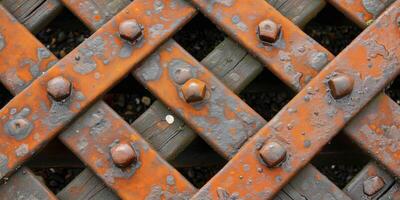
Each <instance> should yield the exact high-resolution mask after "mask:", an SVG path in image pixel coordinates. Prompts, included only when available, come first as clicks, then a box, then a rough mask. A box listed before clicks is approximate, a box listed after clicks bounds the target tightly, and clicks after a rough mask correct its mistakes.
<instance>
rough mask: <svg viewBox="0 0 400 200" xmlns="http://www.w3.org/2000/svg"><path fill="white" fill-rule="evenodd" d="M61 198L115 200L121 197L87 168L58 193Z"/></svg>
mask: <svg viewBox="0 0 400 200" xmlns="http://www.w3.org/2000/svg"><path fill="white" fill-rule="evenodd" d="M57 197H58V198H59V199H61V200H72V199H73V200H83V199H90V200H114V199H119V198H118V197H117V196H116V195H115V194H114V193H113V192H112V191H111V190H110V189H109V188H108V187H107V186H105V185H104V183H103V182H102V181H101V180H100V179H99V178H98V177H97V176H96V175H95V174H94V173H93V172H92V171H90V169H88V168H86V169H85V170H83V172H81V173H80V174H79V175H78V176H77V177H76V178H75V179H74V180H72V181H71V183H69V184H68V185H67V186H66V187H65V188H64V189H63V190H62V191H60V192H59V193H58V194H57Z"/></svg>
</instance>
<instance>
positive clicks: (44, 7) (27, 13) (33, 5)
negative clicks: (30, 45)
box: [1, 0, 62, 33]
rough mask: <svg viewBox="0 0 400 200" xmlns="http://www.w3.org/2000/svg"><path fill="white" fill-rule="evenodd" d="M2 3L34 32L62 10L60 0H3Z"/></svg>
mask: <svg viewBox="0 0 400 200" xmlns="http://www.w3.org/2000/svg"><path fill="white" fill-rule="evenodd" d="M1 4H3V6H4V7H5V8H6V9H7V10H8V11H9V12H10V13H12V14H13V15H14V17H15V18H17V19H18V21H19V22H20V23H22V24H23V25H25V27H26V28H27V29H29V30H30V31H31V32H33V33H37V32H38V31H40V30H41V29H42V28H43V27H45V26H46V25H47V24H48V23H50V22H51V21H52V20H53V19H54V18H55V17H56V16H57V15H58V14H59V13H60V12H61V10H62V4H61V3H60V2H59V0H2V1H1Z"/></svg>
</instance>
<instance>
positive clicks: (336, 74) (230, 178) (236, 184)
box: [194, 0, 400, 199]
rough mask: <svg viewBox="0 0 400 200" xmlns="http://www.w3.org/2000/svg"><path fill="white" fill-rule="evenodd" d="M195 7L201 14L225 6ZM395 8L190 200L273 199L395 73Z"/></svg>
mask: <svg viewBox="0 0 400 200" xmlns="http://www.w3.org/2000/svg"><path fill="white" fill-rule="evenodd" d="M195 2H196V4H197V5H200V7H201V9H206V7H202V6H209V7H208V9H212V8H215V7H218V6H222V7H224V6H226V5H223V4H222V5H220V4H219V5H213V4H207V3H205V2H208V1H200V0H199V1H197V0H195ZM224 2H225V1H224ZM237 2H238V1H235V3H237ZM253 2H255V1H253ZM216 4H217V3H216ZM213 6H214V7H213ZM399 6H400V2H396V3H394V4H393V5H392V6H391V7H390V8H389V9H388V10H387V11H386V12H384V14H383V15H382V16H381V17H379V18H378V19H377V20H376V21H375V22H374V23H373V24H372V25H371V26H370V27H369V28H368V29H366V31H364V32H363V33H362V34H361V35H359V36H358V37H357V38H356V39H355V40H354V41H353V42H352V43H351V44H350V45H349V46H348V47H347V48H346V49H345V50H344V51H343V52H342V53H341V54H340V55H339V56H338V57H337V58H336V59H335V60H334V61H332V62H331V63H330V64H329V65H328V66H327V67H326V68H325V69H324V70H322V71H321V72H320V73H319V74H318V75H317V76H316V78H314V79H313V80H312V81H311V82H310V83H309V84H308V85H307V88H305V89H303V90H302V91H300V92H299V94H298V95H296V97H295V98H294V99H293V100H292V101H291V102H289V103H288V104H287V105H286V106H285V107H284V108H283V109H282V110H281V111H280V112H279V113H278V114H277V115H276V116H275V117H274V118H273V119H272V120H271V121H270V122H269V123H268V124H267V125H266V126H265V127H264V128H262V129H261V130H260V131H259V132H258V133H257V134H256V135H255V136H253V137H252V138H251V139H250V140H249V141H248V142H247V143H246V144H245V145H244V146H243V147H242V148H241V150H240V151H239V152H238V153H237V154H236V156H234V157H233V159H232V160H231V161H230V162H229V163H228V164H227V165H226V166H225V167H224V168H223V169H222V170H221V171H220V172H219V173H218V174H217V175H216V176H215V177H213V178H212V179H211V181H209V182H208V183H207V184H206V185H205V186H204V187H203V188H202V189H201V190H200V191H199V192H198V193H197V194H196V196H195V197H194V199H207V198H210V199H217V198H218V196H219V195H221V193H228V194H235V196H237V197H246V198H248V199H270V198H272V197H273V195H274V194H276V193H277V192H278V190H279V189H281V188H282V186H283V185H284V184H286V183H287V182H288V181H289V180H290V178H292V177H293V176H294V174H295V173H296V172H298V170H299V169H301V168H302V167H304V166H305V165H306V164H307V163H308V162H309V161H310V160H311V159H312V157H313V156H314V155H315V154H316V153H317V152H318V151H319V150H320V149H321V148H322V146H323V145H325V144H326V143H327V142H329V140H330V139H331V138H332V137H333V136H334V135H335V134H337V133H338V132H339V131H340V130H341V128H342V127H343V126H344V125H345V124H346V122H348V121H349V120H350V119H351V118H352V117H353V116H354V115H355V114H357V113H358V112H359V111H360V110H361V109H362V108H363V106H365V105H366V104H367V103H368V101H369V100H371V99H372V98H373V97H374V96H375V95H376V94H377V93H378V92H379V91H381V90H382V88H383V87H384V86H385V85H386V84H388V83H389V82H390V81H391V80H393V79H394V78H395V77H396V76H397V75H398V73H399V72H400V64H399V61H398V57H399V56H400V55H399V54H400V49H399V45H400V44H399V42H400V41H399V40H398V39H397V38H398V37H399V34H400V29H399V25H398V19H397V18H398V16H399V13H398V8H399ZM238 9H239V10H240V8H238ZM333 96H335V97H333ZM304 122H308V123H304ZM280 161H281V163H279V162H280ZM266 165H269V167H266Z"/></svg>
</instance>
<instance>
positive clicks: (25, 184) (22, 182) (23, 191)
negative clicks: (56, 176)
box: [0, 167, 57, 200]
mask: <svg viewBox="0 0 400 200" xmlns="http://www.w3.org/2000/svg"><path fill="white" fill-rule="evenodd" d="M0 199H4V200H11V199H18V200H37V199H40V200H56V199H57V197H56V196H55V195H54V194H53V193H52V192H51V191H50V190H49V189H48V188H47V187H46V186H45V185H44V184H43V183H42V182H40V181H39V180H38V179H37V178H36V177H35V175H34V174H33V173H32V172H31V171H30V170H29V169H28V168H26V167H23V168H21V169H19V170H18V171H17V172H16V173H15V174H14V175H13V176H11V177H10V179H8V181H7V182H5V183H4V184H3V185H0Z"/></svg>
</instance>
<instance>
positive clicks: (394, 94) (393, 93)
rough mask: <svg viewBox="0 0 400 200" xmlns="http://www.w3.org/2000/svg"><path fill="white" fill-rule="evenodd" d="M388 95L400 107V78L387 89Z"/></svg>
mask: <svg viewBox="0 0 400 200" xmlns="http://www.w3.org/2000/svg"><path fill="white" fill-rule="evenodd" d="M385 94H387V95H388V96H389V97H390V98H392V100H393V101H394V102H396V103H397V104H399V105H400V77H397V78H396V79H395V80H394V81H393V82H392V83H391V84H390V85H389V86H388V87H387V88H386V89H385Z"/></svg>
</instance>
